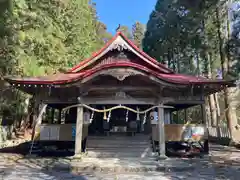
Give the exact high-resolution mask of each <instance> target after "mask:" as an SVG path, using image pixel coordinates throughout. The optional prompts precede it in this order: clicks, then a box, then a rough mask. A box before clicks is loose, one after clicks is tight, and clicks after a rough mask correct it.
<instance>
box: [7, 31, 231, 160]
mask: <svg viewBox="0 0 240 180" xmlns="http://www.w3.org/2000/svg"><path fill="white" fill-rule="evenodd" d="M5 80H6V81H7V82H8V83H9V84H10V85H11V86H14V87H15V88H17V89H19V90H21V91H23V92H25V93H28V94H31V95H33V96H34V98H35V101H36V102H37V103H36V104H38V105H40V106H41V107H42V109H40V110H39V108H38V110H37V111H36V112H35V113H37V114H40V115H39V118H38V119H37V120H36V122H35V132H34V140H35V141H71V142H74V143H75V155H78V154H80V153H81V152H82V143H81V142H82V139H83V136H88V133H89V134H94V133H95V134H96V132H98V133H100V134H101V133H102V134H104V135H105V136H106V137H107V136H111V132H134V133H144V134H149V135H150V136H154V135H151V134H152V133H153V132H155V135H156V136H157V139H158V141H159V154H160V156H165V153H166V152H165V142H166V141H171V140H172V139H171V138H172V135H173V134H174V133H178V132H177V131H176V130H175V129H174V127H175V126H174V127H171V124H172V122H171V118H170V115H169V114H171V112H172V111H174V110H176V109H180V108H188V107H191V106H195V105H201V106H202V107H203V109H204V97H205V96H208V95H210V94H212V93H215V92H218V91H221V90H223V89H224V88H225V87H231V86H235V84H234V83H235V82H234V81H225V80H212V79H206V78H203V77H194V76H189V75H184V74H177V73H175V72H173V71H172V70H171V69H169V68H167V67H166V66H165V65H163V64H160V63H159V62H158V61H156V60H155V59H153V58H151V57H150V56H149V55H147V54H146V53H144V52H143V51H142V50H140V49H139V48H137V47H136V46H135V45H134V44H133V43H132V42H131V41H130V40H129V39H127V38H126V37H125V36H124V35H123V34H122V33H121V32H119V33H117V34H116V35H115V36H114V37H113V38H112V39H111V40H110V41H109V42H108V43H107V44H106V45H105V46H104V47H103V48H102V49H101V50H99V51H98V52H96V53H94V54H93V55H92V56H91V57H90V58H89V59H86V60H83V61H81V62H80V63H79V64H78V65H76V66H75V67H73V68H72V69H71V70H69V71H68V72H66V73H58V74H54V75H48V76H44V77H26V78H24V77H5ZM51 108H52V109H58V110H59V113H58V115H57V118H56V120H55V117H56V113H54V112H50V114H52V116H51V117H50V118H49V119H50V120H49V119H47V120H46V118H45V119H43V118H41V115H42V114H43V113H44V111H45V110H46V113H47V114H48V111H49V109H51ZM153 111H154V112H157V114H156V117H157V119H156V118H155V117H154V118H153V117H152V116H151V113H152V112H153ZM85 113H88V114H85ZM54 115H55V117H54ZM202 117H203V118H202V120H201V123H202V125H203V126H205V115H204V111H203V116H202ZM154 119H155V120H156V121H155V122H153V120H154ZM134 122H135V125H136V126H134V125H133V127H135V128H132V129H131V128H129V126H130V125H129V124H131V123H132V124H134ZM136 122H137V123H136ZM51 124H54V125H59V126H57V128H55V129H52V130H48V131H49V132H50V131H51V132H50V133H46V131H47V127H48V125H49V127H50V126H51ZM86 124H88V128H89V129H88V132H87V135H86V134H85V135H84V133H86V132H84V127H85V125H86ZM143 125H144V128H142V127H143ZM104 127H106V128H104ZM171 128H173V129H171ZM129 129H131V130H129ZM181 129H183V126H181ZM106 132H107V133H106ZM105 133H106V134H105ZM46 134H48V136H47V135H46ZM49 134H51V135H49ZM109 134H110V135H109ZM122 134H123V133H122ZM129 137H130V136H129ZM152 138H153V137H152ZM178 139H179V138H178Z"/></svg>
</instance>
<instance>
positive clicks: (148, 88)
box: [80, 86, 159, 92]
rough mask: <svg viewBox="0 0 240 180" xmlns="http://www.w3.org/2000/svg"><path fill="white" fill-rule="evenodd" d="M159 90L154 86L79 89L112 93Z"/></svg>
mask: <svg viewBox="0 0 240 180" xmlns="http://www.w3.org/2000/svg"><path fill="white" fill-rule="evenodd" d="M158 89H159V88H158V87H156V86H150V87H149V86H148V87H146V86H89V87H85V88H82V89H80V90H81V91H82V92H85V91H101V90H103V91H113V90H118V91H120V90H122V91H135V90H140V91H153V90H158Z"/></svg>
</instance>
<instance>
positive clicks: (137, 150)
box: [87, 147, 150, 152]
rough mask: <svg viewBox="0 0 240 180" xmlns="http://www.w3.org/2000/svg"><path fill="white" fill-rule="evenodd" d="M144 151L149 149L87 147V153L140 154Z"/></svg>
mask: <svg viewBox="0 0 240 180" xmlns="http://www.w3.org/2000/svg"><path fill="white" fill-rule="evenodd" d="M146 149H150V148H149V147H137V148H119V147H108V148H105V147H97V148H96V147H87V150H89V151H102V152H106V151H107V152H129V151H131V152H142V151H145V150H146Z"/></svg>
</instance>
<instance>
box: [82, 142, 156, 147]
mask: <svg viewBox="0 0 240 180" xmlns="http://www.w3.org/2000/svg"><path fill="white" fill-rule="evenodd" d="M146 146H151V144H149V143H144V144H143V143H142V144H140V143H139V144H137V143H111V142H109V143H101V142H98V143H95V142H92V141H90V142H89V141H88V142H87V147H125V148H128V147H135V148H136V147H146Z"/></svg>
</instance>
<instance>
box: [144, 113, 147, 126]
mask: <svg viewBox="0 0 240 180" xmlns="http://www.w3.org/2000/svg"><path fill="white" fill-rule="evenodd" d="M146 120H147V113H146V112H145V114H144V118H143V124H146Z"/></svg>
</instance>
